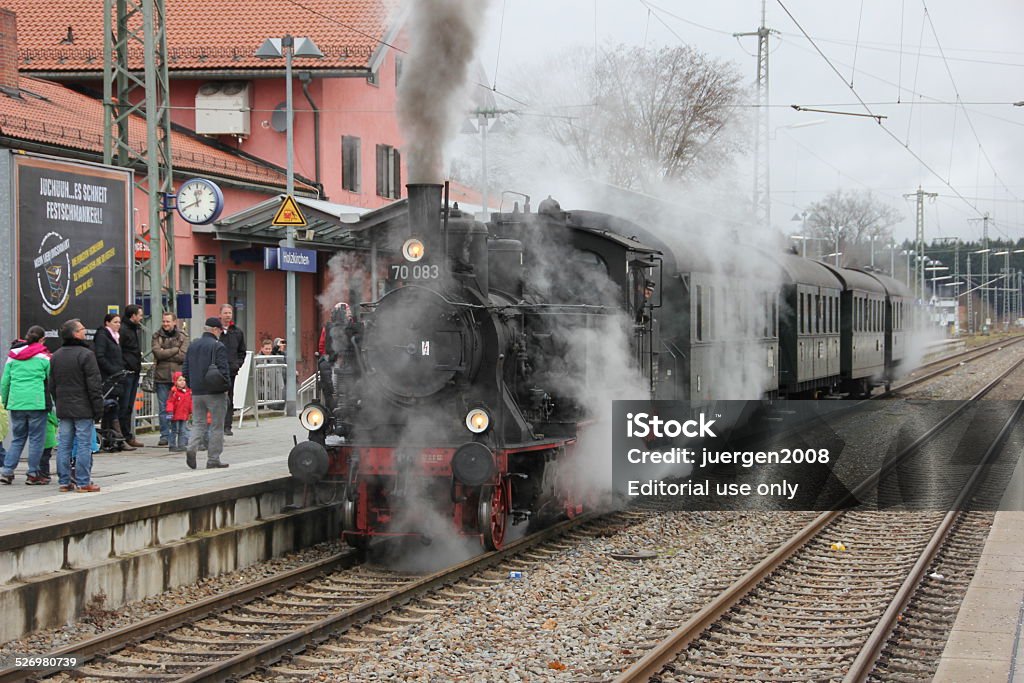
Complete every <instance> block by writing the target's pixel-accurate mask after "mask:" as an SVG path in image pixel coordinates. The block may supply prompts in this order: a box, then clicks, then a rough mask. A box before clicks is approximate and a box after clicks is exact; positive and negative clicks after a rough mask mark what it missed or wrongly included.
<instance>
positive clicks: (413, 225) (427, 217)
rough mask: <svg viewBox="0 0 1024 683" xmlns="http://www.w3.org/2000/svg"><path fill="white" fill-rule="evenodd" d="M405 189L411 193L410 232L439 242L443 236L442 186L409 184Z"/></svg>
mask: <svg viewBox="0 0 1024 683" xmlns="http://www.w3.org/2000/svg"><path fill="white" fill-rule="evenodd" d="M405 187H406V190H407V191H408V193H409V231H410V232H412V233H419V234H421V235H423V236H424V237H426V238H427V239H429V240H431V241H433V240H437V238H438V236H439V235H440V234H441V227H440V223H441V186H440V185H437V184H435V183H409V184H408V185H406V186H405ZM435 244H436V242H435Z"/></svg>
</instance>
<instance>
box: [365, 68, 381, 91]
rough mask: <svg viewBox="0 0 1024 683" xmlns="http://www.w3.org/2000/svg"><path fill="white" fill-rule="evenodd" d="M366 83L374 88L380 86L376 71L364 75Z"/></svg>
mask: <svg viewBox="0 0 1024 683" xmlns="http://www.w3.org/2000/svg"><path fill="white" fill-rule="evenodd" d="M366 82H367V83H369V84H370V85H372V86H374V87H379V86H380V75H379V74H378V73H377V70H376V69H374V70H373V71H371V72H370V73H368V74H366Z"/></svg>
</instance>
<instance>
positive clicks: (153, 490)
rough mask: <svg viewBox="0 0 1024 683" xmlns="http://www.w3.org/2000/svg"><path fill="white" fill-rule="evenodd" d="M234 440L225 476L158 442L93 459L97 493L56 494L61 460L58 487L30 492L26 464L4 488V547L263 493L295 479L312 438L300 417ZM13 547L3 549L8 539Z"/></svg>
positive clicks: (227, 447)
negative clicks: (122, 516) (238, 493)
mask: <svg viewBox="0 0 1024 683" xmlns="http://www.w3.org/2000/svg"><path fill="white" fill-rule="evenodd" d="M233 429H234V436H225V437H224V453H223V455H222V458H221V459H222V461H223V462H226V463H228V464H230V467H228V468H224V469H216V470H207V469H204V467H205V459H206V453H205V451H200V452H199V453H198V457H197V458H196V460H197V461H198V467H197V469H195V470H190V469H188V467H187V466H186V465H185V454H184V453H170V452H169V451H168V450H167V448H166V447H161V448H157V447H156V442H157V440H158V438H159V436H158V435H157V434H144V435H142V436H140V437H139V439H140V440H141V441H142V442H143V443H144V444H147V447H146V448H140V449H138V450H135V451H130V452H122V453H97V454H96V455H95V456H93V471H92V479H93V481H94V482H95V483H97V484H99V485H100V487H101V489H102V490H101V491H99V492H98V493H61V492H60V491H59V490H58V488H57V477H56V467H57V463H56V454H54V459H53V460H52V461H51V465H50V469H51V472H52V473H53V482H52V483H51V484H49V485H47V486H26V485H25V473H26V471H27V467H26V462H25V459H24V457H23V458H22V461H21V463H19V465H18V469H17V470H16V471H15V475H16V478H15V480H14V483H13V484H11V485H10V486H0V545H9V544H10V543H11V542H12V541H14V538H12V537H17V536H22V537H24V536H25V534H26V532H31V531H32V530H39V529H41V528H45V527H53V526H61V525H65V524H70V523H74V522H76V521H78V520H81V519H82V518H85V517H97V516H103V515H108V514H112V513H121V512H123V511H125V510H128V509H131V508H136V507H140V506H152V505H154V504H160V503H164V502H170V501H174V500H178V499H182V498H190V497H193V496H196V495H201V494H206V493H209V494H214V493H216V492H218V491H221V490H223V489H226V488H232V487H237V486H245V485H258V484H263V483H265V482H269V481H271V480H275V479H280V478H282V477H287V476H288V451H289V450H291V447H292V443H293V441H292V439H293V436H297V437H299V438H300V439H301V438H305V432H304V431H303V429H302V427H301V425H299V421H298V419H297V418H294V417H275V418H269V419H267V418H261V419H260V424H259V426H256V425H255V424H254V423H246V424H245V425H243V426H242V427H238V426H237V423H236V425H235V426H234V428H233ZM5 537H6V540H7V543H3V539H5Z"/></svg>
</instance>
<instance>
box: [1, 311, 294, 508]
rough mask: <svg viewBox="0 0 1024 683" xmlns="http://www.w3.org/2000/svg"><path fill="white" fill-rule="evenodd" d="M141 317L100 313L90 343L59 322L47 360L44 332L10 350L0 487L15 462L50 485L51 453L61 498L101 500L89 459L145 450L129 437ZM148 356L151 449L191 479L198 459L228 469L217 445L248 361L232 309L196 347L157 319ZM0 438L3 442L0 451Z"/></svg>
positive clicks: (74, 325) (167, 319) (35, 481)
mask: <svg viewBox="0 0 1024 683" xmlns="http://www.w3.org/2000/svg"><path fill="white" fill-rule="evenodd" d="M142 317H143V311H142V308H141V307H139V306H137V305H135V304H129V305H127V306H125V308H124V314H123V315H121V314H118V313H108V314H107V315H106V316H105V317H104V319H103V325H102V326H100V327H99V328H98V329H97V330H96V332H95V334H94V335H93V340H92V342H91V343H90V342H89V341H88V339H87V334H88V328H86V326H85V324H84V323H82V321H81V320H79V319H77V318H73V319H71V320H67V321H66V322H64V323H63V324H62V325H61V327H60V330H59V341H60V346H59V348H57V349H56V351H54V352H53V353H52V354H51V352H50V350H49V349H48V348H47V346H46V344H45V343H44V340H45V336H46V331H45V330H44V329H43V328H42V327H40V326H38V325H33V326H32V327H30V328H29V329H28V330H27V331H26V332H25V336H24V338H22V339H17V340H15V341H14V342H13V344H12V345H11V349H10V351H9V353H8V355H7V362H6V363H5V364H4V367H3V374H2V377H0V460H2V463H3V464H2V466H0V484H7V485H9V484H12V483H13V482H14V480H15V470H16V469H17V467H18V464H19V463H20V461H21V460H22V455H23V454H24V455H27V462H28V472H27V474H26V478H25V483H26V484H28V485H46V484H49V483H51V481H52V478H51V469H50V459H51V455H52V453H53V449H54V448H56V449H57V461H56V470H57V478H58V483H59V486H60V490H61V491H76V492H82V493H89V492H95V491H99V490H100V487H99V486H98V485H97V484H96V483H95V482H93V481H92V455H93V453H94V452H96V451H98V450H99V447H100V443H101V441H102V442H103V444H104V445H105V446H106V447H107V449H108V450H125V451H133V450H136V449H139V448H145V447H146V446H145V445H144V444H143V443H142V442H141V441H139V439H138V437H137V435H136V434H135V432H134V422H135V421H134V416H133V411H134V408H135V397H136V393H137V391H138V388H139V382H140V380H141V378H142V357H143V354H144V339H143V329H142ZM150 347H151V350H152V354H153V371H152V381H153V390H154V391H155V393H156V395H157V401H158V404H159V406H160V411H159V420H160V437H159V441H158V443H157V447H166V448H167V449H168V450H169V451H171V452H184V453H185V462H186V465H187V466H188V467H190V468H192V469H195V468H196V455H197V452H198V451H199V450H206V452H207V458H206V467H207V469H217V468H223V467H227V466H228V464H227V463H224V462H222V461H221V454H222V452H223V447H224V436H225V435H231V434H232V430H231V419H232V416H233V414H234V406H233V402H232V400H231V397H232V395H233V388H234V383H235V378H236V377H237V375H238V371H239V369H240V368H241V367H242V363H243V362H244V360H245V356H246V348H245V335H244V334H243V332H242V330H241V329H239V328H238V327H237V326H236V325H235V324H234V309H233V308H232V307H231V306H230V305H229V304H224V305H222V306H221V308H220V316H219V317H211V318H208V319H207V320H206V322H205V325H204V327H203V334H202V336H201V337H200V338H199V339H196V340H194V341H192V340H190V339H189V336H188V335H187V334H186V333H185V332H184V331H183V330H182V329H181V328H180V327H179V326H178V319H177V317H176V316H175V314H174V313H170V312H168V313H164V315H163V318H162V320H161V325H160V329H158V330H157V331H156V332H155V333H154V334H153V337H152V340H151V344H150ZM283 351H284V349H283V345H282V349H281V353H283ZM97 424H99V429H97ZM8 428H9V431H10V434H11V441H10V447H9V448H7V449H5V448H4V446H3V442H2V440H3V439H4V438H5V437H6V433H5V432H6V431H7V429H8Z"/></svg>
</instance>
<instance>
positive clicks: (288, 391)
mask: <svg viewBox="0 0 1024 683" xmlns="http://www.w3.org/2000/svg"><path fill="white" fill-rule="evenodd" d="M256 56H257V57H259V58H260V59H280V58H281V57H284V89H285V98H284V101H285V117H286V121H287V124H286V126H285V129H286V131H287V133H286V136H285V145H286V148H287V159H288V171H287V178H288V181H287V185H286V187H287V193H288V197H289V198H291V197H292V195H293V194H295V140H294V130H293V129H294V122H293V121H292V114H293V112H292V58H293V57H312V58H315V59H320V58H322V57H323V56H324V53H323V52H320V49H319V48H318V47H317V46H316V43H314V42H313V41H312V40H311V39H309V38H295V37H293V36H291V35H287V34H286V35H285V36H284V37H283V38H267V39H266V40H265V41H263V44H262V45H260V49H258V50H256ZM285 246H287V247H289V248H294V247H295V228H294V227H292V226H289V227H287V228H285ZM285 282H286V288H285V310H286V316H285V328H286V329H285V337H286V339H287V341H288V349H289V352H288V354H286V356H285V359H286V360H285V362H286V364H287V370H285V395H284V413H285V415H288V416H289V417H294V416H295V413H296V411H295V399H296V393H297V392H296V386H295V355H296V354H297V353H298V351H299V335H298V330H297V329H296V328H297V323H296V308H297V307H298V297H297V296H296V295H297V287H296V284H297V282H296V278H295V271H294V270H289V271H288V272H287V273H286V274H285Z"/></svg>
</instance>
